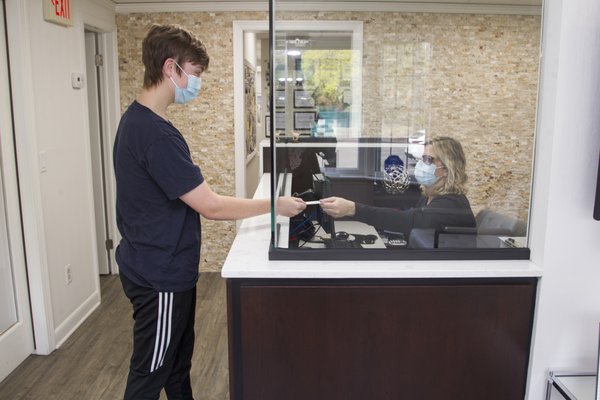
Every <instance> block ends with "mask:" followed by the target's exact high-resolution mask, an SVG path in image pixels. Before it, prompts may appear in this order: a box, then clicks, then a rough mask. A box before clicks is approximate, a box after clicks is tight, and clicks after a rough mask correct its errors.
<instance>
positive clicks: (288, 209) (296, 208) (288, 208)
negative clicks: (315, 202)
mask: <svg viewBox="0 0 600 400" xmlns="http://www.w3.org/2000/svg"><path fill="white" fill-rule="evenodd" d="M305 208H306V204H304V200H302V199H301V198H299V197H291V196H287V197H280V198H278V199H277V214H278V215H282V216H284V217H293V216H294V215H298V214H300V213H301V212H302V211H304V209H305Z"/></svg>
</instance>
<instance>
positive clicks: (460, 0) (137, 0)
mask: <svg viewBox="0 0 600 400" xmlns="http://www.w3.org/2000/svg"><path fill="white" fill-rule="evenodd" d="M112 1H113V3H115V4H142V3H143V4H156V3H165V4H168V3H187V4H190V3H199V4H202V3H215V2H216V1H215V0H112ZM278 1H279V2H290V0H278ZM542 1H543V0H407V1H404V0H366V1H357V0H320V1H319V2H320V3H336V2H337V3H368V2H376V3H412V4H414V3H438V4H470V5H515V6H540V5H542ZM296 2H297V1H296ZM218 3H254V4H256V3H267V0H262V1H256V0H220V1H218Z"/></svg>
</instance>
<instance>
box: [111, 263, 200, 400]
mask: <svg viewBox="0 0 600 400" xmlns="http://www.w3.org/2000/svg"><path fill="white" fill-rule="evenodd" d="M120 277H121V283H122V284H123V289H124V291H125V295H127V297H128V298H129V300H130V301H131V304H132V305H133V319H134V321H135V322H134V326H133V354H132V355H131V364H130V366H129V376H128V378H127V388H126V389H125V396H124V399H125V400H157V399H158V398H159V397H160V392H161V390H162V389H163V388H164V389H165V392H166V393H167V397H168V398H169V400H193V396H192V388H191V383H190V369H191V367H192V353H193V352H194V319H195V312H196V287H194V288H193V289H190V290H188V291H186V292H181V293H173V292H156V291H154V290H152V289H149V288H145V287H141V286H138V285H136V284H134V283H133V282H131V281H130V280H129V279H127V278H126V277H124V276H123V274H120Z"/></svg>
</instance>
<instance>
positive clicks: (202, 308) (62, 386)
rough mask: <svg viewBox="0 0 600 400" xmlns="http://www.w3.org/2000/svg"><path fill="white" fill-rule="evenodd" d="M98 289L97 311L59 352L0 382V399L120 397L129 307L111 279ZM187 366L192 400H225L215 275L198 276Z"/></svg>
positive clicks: (221, 287)
mask: <svg viewBox="0 0 600 400" xmlns="http://www.w3.org/2000/svg"><path fill="white" fill-rule="evenodd" d="M101 285H102V304H101V305H100V307H98V309H97V310H95V311H94V313H93V314H92V315H91V316H90V317H89V318H88V319H87V320H86V321H85V322H84V323H83V324H82V326H80V327H79V328H78V329H77V331H76V332H75V333H74V334H73V335H72V336H71V337H70V338H69V339H68V340H67V342H66V343H65V344H63V346H62V347H61V348H60V349H58V350H56V351H54V352H53V353H52V354H50V355H49V356H35V355H32V356H30V357H28V358H27V359H26V360H25V361H24V362H23V363H22V364H21V365H20V366H19V367H18V368H17V369H16V370H15V371H13V373H11V374H10V375H9V376H8V377H7V378H6V379H5V380H4V381H3V382H1V383H0V399H7V400H8V399H10V400H16V399H36V400H37V399H43V400H53V399H56V400H59V399H60V400H68V399H77V400H96V399H98V400H100V399H102V400H116V399H120V398H122V395H123V391H124V389H125V382H126V379H127V371H128V367H129V357H130V356H131V342H132V341H131V335H132V332H131V328H132V325H133V320H132V317H131V314H132V311H131V305H130V303H129V300H128V299H127V298H126V297H125V295H124V294H123V289H122V288H121V282H120V280H119V278H118V277H117V276H114V275H113V276H107V277H101ZM192 363H193V364H192V385H193V390H194V397H195V398H196V399H197V400H200V399H201V400H228V399H229V381H228V379H229V373H228V358H227V305H226V293H225V280H224V279H222V278H221V276H220V274H219V273H215V272H203V273H202V275H201V276H200V281H199V283H198V305H197V310H196V348H195V351H194V357H193V361H192ZM161 399H166V396H165V395H164V393H163V394H162V396H161Z"/></svg>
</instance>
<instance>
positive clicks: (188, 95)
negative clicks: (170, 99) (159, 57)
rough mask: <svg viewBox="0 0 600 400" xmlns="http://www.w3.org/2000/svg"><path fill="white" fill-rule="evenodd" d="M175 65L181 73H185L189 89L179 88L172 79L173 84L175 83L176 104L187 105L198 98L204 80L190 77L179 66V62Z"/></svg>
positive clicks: (193, 76) (194, 76)
mask: <svg viewBox="0 0 600 400" xmlns="http://www.w3.org/2000/svg"><path fill="white" fill-rule="evenodd" d="M175 65H177V66H178V67H179V69H180V70H181V72H183V73H184V74H185V76H187V78H188V81H187V87H186V88H185V89H183V88H180V87H179V86H177V84H176V83H175V81H174V80H173V77H171V82H173V85H175V103H177V104H185V103H187V102H188V101H192V100H194V99H195V98H196V97H198V93H200V87H201V86H202V79H200V77H197V76H196V75H189V74H188V73H187V72H185V71H184V70H183V68H181V66H179V64H177V62H175Z"/></svg>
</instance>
